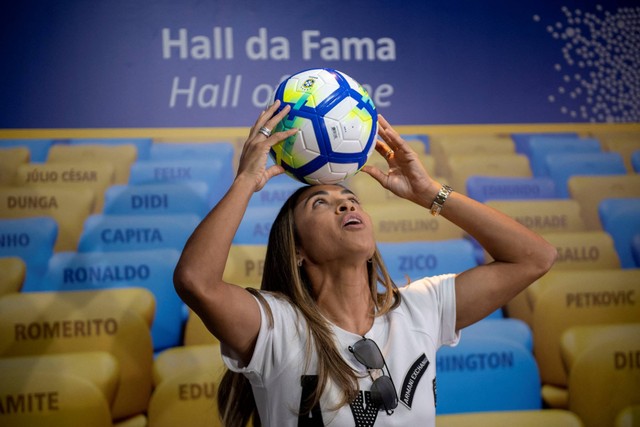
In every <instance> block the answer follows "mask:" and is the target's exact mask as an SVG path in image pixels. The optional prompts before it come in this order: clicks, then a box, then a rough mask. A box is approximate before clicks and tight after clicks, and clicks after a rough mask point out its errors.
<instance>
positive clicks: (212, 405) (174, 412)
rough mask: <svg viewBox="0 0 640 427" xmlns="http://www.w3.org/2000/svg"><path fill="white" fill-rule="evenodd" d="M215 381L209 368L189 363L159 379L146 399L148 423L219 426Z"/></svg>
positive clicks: (166, 426) (163, 426)
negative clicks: (172, 374) (148, 399)
mask: <svg viewBox="0 0 640 427" xmlns="http://www.w3.org/2000/svg"><path fill="white" fill-rule="evenodd" d="M217 392H218V382H217V381H216V375H214V374H213V373H212V372H211V369H210V368H202V367H198V366H195V367H192V368H191V369H189V370H188V371H185V372H181V373H178V374H176V375H174V376H172V377H170V378H167V379H166V380H164V381H162V382H161V383H160V384H159V385H158V386H157V387H156V388H155V389H154V391H153V395H152V396H151V401H150V402H149V411H148V417H149V426H150V427H174V426H178V425H184V426H189V427H220V426H222V423H221V422H220V415H219V413H218V405H217V399H216V396H217Z"/></svg>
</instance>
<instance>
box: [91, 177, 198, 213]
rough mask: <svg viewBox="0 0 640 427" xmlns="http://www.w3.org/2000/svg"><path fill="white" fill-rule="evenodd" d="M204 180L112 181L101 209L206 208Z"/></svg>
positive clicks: (155, 210)
mask: <svg viewBox="0 0 640 427" xmlns="http://www.w3.org/2000/svg"><path fill="white" fill-rule="evenodd" d="M207 191H208V189H207V185H206V184H205V183H204V182H188V183H181V184H174V183H172V184H148V185H114V186H111V187H109V189H108V190H107V191H106V193H105V200H104V213H105V214H110V215H168V214H194V215H198V217H199V218H203V217H204V216H205V215H206V214H207V212H208V211H209V202H208V200H207Z"/></svg>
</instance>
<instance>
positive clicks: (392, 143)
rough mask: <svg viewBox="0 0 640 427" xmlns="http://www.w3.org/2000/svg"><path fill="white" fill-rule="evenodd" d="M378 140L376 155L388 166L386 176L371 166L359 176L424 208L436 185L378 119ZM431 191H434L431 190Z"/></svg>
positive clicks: (385, 124)
mask: <svg viewBox="0 0 640 427" xmlns="http://www.w3.org/2000/svg"><path fill="white" fill-rule="evenodd" d="M378 136H380V138H382V141H380V140H378V141H377V142H376V151H378V153H380V154H381V155H382V156H383V157H384V158H385V159H386V160H387V164H388V165H389V170H388V171H387V172H383V171H381V170H380V169H379V168H377V167H375V166H371V165H365V166H364V167H363V168H362V171H363V172H366V173H368V174H369V175H371V176H372V177H373V178H374V179H375V180H376V181H378V182H379V183H380V184H381V185H382V186H383V187H384V188H386V189H388V190H390V191H391V192H392V193H394V194H395V195H397V196H399V197H402V198H405V199H408V200H411V201H414V202H416V203H419V204H421V205H425V204H426V203H427V201H428V200H432V199H433V197H432V196H430V194H432V193H434V194H435V193H437V191H438V190H437V189H435V188H437V187H438V185H439V184H437V183H436V182H435V181H434V180H433V179H432V178H431V176H429V174H428V173H427V171H426V169H425V168H424V166H423V165H422V162H421V161H420V158H419V157H418V155H417V154H416V153H415V151H413V150H412V149H411V147H410V146H409V144H407V143H406V142H405V141H404V140H403V139H402V137H401V136H400V135H399V134H398V132H396V131H395V130H394V129H393V127H392V126H391V125H390V124H389V122H387V121H386V120H385V118H384V117H382V116H381V115H378ZM434 189H435V190H434Z"/></svg>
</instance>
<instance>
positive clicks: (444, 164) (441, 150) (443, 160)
mask: <svg viewBox="0 0 640 427" xmlns="http://www.w3.org/2000/svg"><path fill="white" fill-rule="evenodd" d="M430 145H431V155H432V156H433V158H434V160H435V165H436V170H435V171H434V172H435V173H436V174H437V175H441V176H444V177H449V178H451V176H452V175H451V174H452V170H451V166H450V164H449V158H451V157H452V156H460V155H471V156H484V155H494V154H499V155H503V154H515V151H516V150H515V145H514V143H513V140H511V138H509V137H503V136H499V135H456V136H453V135H449V136H441V137H438V138H434V139H433V140H432V141H431V143H430Z"/></svg>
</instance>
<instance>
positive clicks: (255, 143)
mask: <svg viewBox="0 0 640 427" xmlns="http://www.w3.org/2000/svg"><path fill="white" fill-rule="evenodd" d="M279 106H280V101H278V100H276V102H274V103H273V104H272V105H271V106H269V108H267V109H266V110H264V111H262V113H260V116H258V120H256V122H255V124H254V125H253V127H252V128H251V130H250V131H249V137H248V138H247V140H246V141H245V143H244V146H243V147H242V153H241V154H240V161H239V162H238V173H237V174H236V180H239V179H241V178H247V179H248V180H249V182H252V183H253V185H254V192H255V191H259V190H261V189H262V187H264V185H265V184H266V183H267V181H269V180H270V179H271V178H272V177H274V176H276V175H280V174H281V173H283V172H284V169H283V168H282V166H279V165H273V166H271V167H269V168H267V158H268V156H269V150H270V149H271V147H272V146H274V145H275V144H277V143H278V142H280V141H283V140H285V139H287V138H289V137H290V136H293V135H295V134H296V133H297V132H298V129H290V130H288V131H283V132H276V133H273V134H271V136H269V137H268V138H267V137H266V136H265V135H264V134H262V133H260V128H262V127H265V128H267V129H270V130H271V129H273V128H275V127H276V125H277V124H278V123H280V121H281V120H282V119H283V118H284V117H285V116H286V115H287V114H288V113H289V110H290V109H291V107H290V106H289V105H285V107H284V108H283V109H282V110H281V111H280V112H279V113H278V114H275V112H276V111H277V110H278V107H279ZM274 114H275V115H274Z"/></svg>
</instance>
